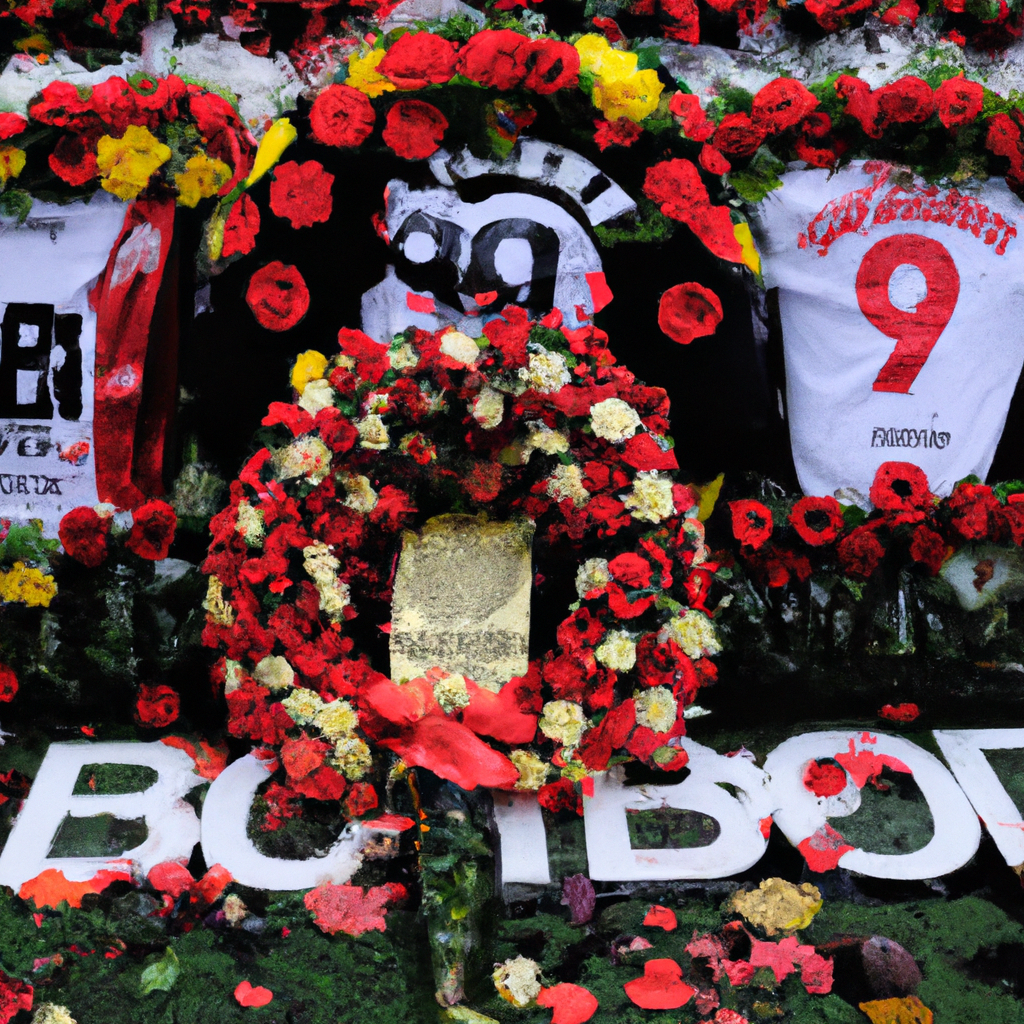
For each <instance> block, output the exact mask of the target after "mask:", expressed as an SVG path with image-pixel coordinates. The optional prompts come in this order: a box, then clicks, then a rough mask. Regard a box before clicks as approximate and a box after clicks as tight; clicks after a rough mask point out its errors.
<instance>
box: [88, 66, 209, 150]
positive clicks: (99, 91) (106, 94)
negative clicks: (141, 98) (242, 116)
mask: <svg viewBox="0 0 1024 1024" xmlns="http://www.w3.org/2000/svg"><path fill="white" fill-rule="evenodd" d="M225 102H226V101H225ZM89 107H90V109H92V110H93V111H95V113H96V114H97V115H98V116H99V119H100V120H101V121H102V122H103V123H104V124H105V125H107V127H109V128H110V129H112V130H113V132H114V134H115V135H117V136H121V135H123V134H124V132H125V129H126V128H127V127H128V125H129V124H131V123H133V122H134V121H135V92H134V90H133V89H132V87H131V86H130V85H129V84H128V83H127V82H126V81H125V80H124V79H123V78H118V77H117V76H116V75H115V76H112V77H111V78H108V79H106V80H105V81H103V82H99V83H97V84H96V85H94V86H93V87H92V95H91V96H90V97H89Z"/></svg>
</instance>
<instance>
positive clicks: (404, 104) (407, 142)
mask: <svg viewBox="0 0 1024 1024" xmlns="http://www.w3.org/2000/svg"><path fill="white" fill-rule="evenodd" d="M513 34H514V33H513ZM447 129H448V121H447V119H446V118H445V116H444V114H442V113H441V111H440V110H438V109H437V107H432V106H431V105H430V104H429V103H424V102H423V100H399V101H398V102H397V103H396V104H395V105H394V106H393V107H392V108H391V109H390V110H389V111H388V117H387V121H386V123H385V125H384V132H383V139H384V142H385V143H386V144H387V145H388V146H389V147H390V148H391V149H392V150H394V152H395V153H397V154H398V155H399V156H400V157H404V158H405V159H406V160H425V159H426V158H427V157H428V156H432V155H433V154H434V153H436V152H437V150H438V148H439V147H440V145H441V141H442V140H443V139H444V133H445V132H446V131H447Z"/></svg>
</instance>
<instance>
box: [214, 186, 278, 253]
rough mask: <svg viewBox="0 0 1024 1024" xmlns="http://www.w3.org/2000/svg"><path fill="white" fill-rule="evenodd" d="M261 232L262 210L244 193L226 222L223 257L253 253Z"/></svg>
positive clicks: (221, 251) (222, 249)
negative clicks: (257, 237)
mask: <svg viewBox="0 0 1024 1024" xmlns="http://www.w3.org/2000/svg"><path fill="white" fill-rule="evenodd" d="M275 212H276V211H275ZM259 230H260V208H259V207H258V206H257V205H256V204H255V203H254V202H253V201H252V199H251V198H250V197H249V195H248V193H246V192H243V193H242V194H241V196H239V198H238V201H237V202H236V203H235V204H234V206H232V207H231V212H230V213H229V214H228V219H227V220H226V221H225V222H224V244H223V245H222V246H221V250H220V254H221V256H234V255H235V254H236V253H237V254H238V255H239V256H245V255H246V254H247V253H250V252H252V250H253V247H254V246H255V245H256V236H257V235H258V234H259Z"/></svg>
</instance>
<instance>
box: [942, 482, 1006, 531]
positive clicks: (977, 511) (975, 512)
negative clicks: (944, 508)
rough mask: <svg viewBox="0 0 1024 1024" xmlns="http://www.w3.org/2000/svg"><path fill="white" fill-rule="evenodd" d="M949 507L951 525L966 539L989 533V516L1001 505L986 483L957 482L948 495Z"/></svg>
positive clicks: (996, 511) (997, 510)
mask: <svg viewBox="0 0 1024 1024" xmlns="http://www.w3.org/2000/svg"><path fill="white" fill-rule="evenodd" d="M949 508H950V511H951V512H952V513H953V527H954V529H956V531H957V532H958V533H959V534H960V535H961V536H962V537H966V538H967V540H978V539H980V538H982V537H985V536H987V535H988V534H989V529H990V527H989V522H990V516H993V515H995V514H997V513H999V512H1000V511H1001V510H1002V506H1001V505H1000V504H999V499H998V498H997V497H996V496H995V494H994V493H993V491H992V488H991V487H988V486H987V485H986V484H970V483H963V484H958V485H957V488H956V490H955V491H953V493H952V494H951V495H950V498H949Z"/></svg>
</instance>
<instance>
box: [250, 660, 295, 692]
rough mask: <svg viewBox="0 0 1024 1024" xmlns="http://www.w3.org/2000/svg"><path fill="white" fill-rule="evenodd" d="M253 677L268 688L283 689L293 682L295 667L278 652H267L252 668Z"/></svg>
mask: <svg viewBox="0 0 1024 1024" xmlns="http://www.w3.org/2000/svg"><path fill="white" fill-rule="evenodd" d="M252 677H253V679H255V680H256V682H257V683H259V684H260V686H265V687H266V688H267V689H268V690H283V689H285V688H286V687H288V686H292V685H294V683H295V669H293V668H292V667H291V665H289V664H288V659H287V658H282V657H281V655H280V654H269V655H267V657H265V658H263V659H262V660H261V661H260V662H259V663H258V664H257V665H256V668H254V669H253V673H252Z"/></svg>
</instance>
